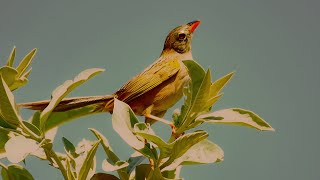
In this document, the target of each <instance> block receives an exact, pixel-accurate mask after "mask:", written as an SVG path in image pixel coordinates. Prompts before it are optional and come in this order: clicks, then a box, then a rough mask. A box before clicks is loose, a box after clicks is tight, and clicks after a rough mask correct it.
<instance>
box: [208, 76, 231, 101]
mask: <svg viewBox="0 0 320 180" xmlns="http://www.w3.org/2000/svg"><path fill="white" fill-rule="evenodd" d="M233 75H234V72H231V73H229V74H227V75H225V76H223V77H221V78H220V79H218V80H216V81H215V82H214V83H212V85H211V87H210V97H214V96H216V95H218V94H219V93H220V91H221V89H222V88H223V87H224V86H225V85H226V84H227V83H228V82H229V80H230V79H231V78H232V76H233Z"/></svg>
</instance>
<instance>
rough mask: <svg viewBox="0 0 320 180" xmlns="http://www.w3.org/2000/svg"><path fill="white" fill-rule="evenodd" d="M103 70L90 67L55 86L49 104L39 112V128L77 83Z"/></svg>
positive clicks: (41, 127)
mask: <svg viewBox="0 0 320 180" xmlns="http://www.w3.org/2000/svg"><path fill="white" fill-rule="evenodd" d="M102 71H104V70H103V69H99V68H92V69H87V70H85V71H82V72H81V73H80V74H79V75H77V76H76V77H75V78H74V80H73V81H72V80H67V81H65V82H64V83H63V84H62V85H60V86H59V87H57V88H56V89H55V90H54V91H53V92H52V97H51V101H50V103H49V105H48V106H47V107H46V108H45V109H44V110H43V111H42V112H41V115H40V130H41V131H43V130H44V128H45V125H46V121H47V119H48V117H49V115H50V113H51V112H52V111H53V110H54V108H55V107H56V106H57V105H58V104H59V102H60V101H61V100H62V99H63V98H64V97H65V96H66V95H67V94H69V93H70V92H71V91H72V90H74V89H75V88H76V87H78V86H79V85H81V84H83V83H84V82H86V81H87V80H89V79H90V78H92V77H93V76H95V75H97V74H98V73H100V72H102Z"/></svg>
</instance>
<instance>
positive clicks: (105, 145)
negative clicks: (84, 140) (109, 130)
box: [89, 128, 120, 163]
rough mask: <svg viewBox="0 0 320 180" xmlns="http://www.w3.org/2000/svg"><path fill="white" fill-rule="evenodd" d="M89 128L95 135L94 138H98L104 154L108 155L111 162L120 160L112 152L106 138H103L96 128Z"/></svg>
mask: <svg viewBox="0 0 320 180" xmlns="http://www.w3.org/2000/svg"><path fill="white" fill-rule="evenodd" d="M89 130H90V131H91V132H92V133H93V134H94V135H95V136H96V138H97V139H98V140H100V143H101V145H102V147H103V149H104V151H105V153H106V155H107V156H108V158H109V159H110V160H111V161H112V162H113V163H116V162H118V161H120V159H119V157H118V156H117V155H116V154H115V153H114V152H113V150H112V148H111V147H110V144H109V142H108V140H107V138H105V137H104V136H103V135H102V134H101V133H100V132H99V131H98V130H96V129H94V128H89Z"/></svg>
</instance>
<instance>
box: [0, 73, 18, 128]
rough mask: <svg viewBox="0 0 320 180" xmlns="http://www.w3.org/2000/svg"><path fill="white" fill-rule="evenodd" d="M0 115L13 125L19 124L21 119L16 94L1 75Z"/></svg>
mask: <svg viewBox="0 0 320 180" xmlns="http://www.w3.org/2000/svg"><path fill="white" fill-rule="evenodd" d="M0 116H2V117H3V119H4V120H5V121H7V122H8V123H9V124H11V125H17V124H19V122H20V121H21V119H20V116H19V115H18V112H17V109H16V105H15V102H14V96H13V94H12V92H11V91H10V89H9V87H8V86H7V84H6V82H5V81H4V80H3V78H2V76H1V75H0Z"/></svg>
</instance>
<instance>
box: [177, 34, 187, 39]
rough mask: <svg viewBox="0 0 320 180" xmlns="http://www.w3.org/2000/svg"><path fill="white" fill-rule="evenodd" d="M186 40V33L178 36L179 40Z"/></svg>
mask: <svg viewBox="0 0 320 180" xmlns="http://www.w3.org/2000/svg"><path fill="white" fill-rule="evenodd" d="M185 38H186V34H184V33H180V34H178V39H179V40H184V39H185Z"/></svg>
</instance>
